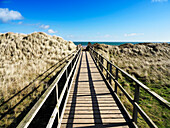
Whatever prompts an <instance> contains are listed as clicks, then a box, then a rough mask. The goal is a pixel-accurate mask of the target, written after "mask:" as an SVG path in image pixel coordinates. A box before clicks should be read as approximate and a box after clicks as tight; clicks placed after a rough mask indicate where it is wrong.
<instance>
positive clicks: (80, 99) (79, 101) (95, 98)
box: [61, 52, 129, 128]
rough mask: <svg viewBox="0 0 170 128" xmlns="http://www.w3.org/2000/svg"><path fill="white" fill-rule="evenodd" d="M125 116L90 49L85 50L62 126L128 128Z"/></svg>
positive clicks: (63, 127)
mask: <svg viewBox="0 0 170 128" xmlns="http://www.w3.org/2000/svg"><path fill="white" fill-rule="evenodd" d="M125 119H126V118H125V117H124V116H123V114H122V112H121V110H120V109H119V107H118V106H117V104H116V103H115V101H114V98H113V96H112V95H111V93H110V91H109V89H108V88H107V86H106V84H105V82H104V80H103V78H102V76H101V75H100V73H99V71H98V69H97V67H96V65H95V63H94V62H93V59H92V58H91V56H90V54H89V52H83V53H82V59H81V61H80V67H79V69H78V72H77V76H76V78H75V80H74V82H73V84H72V87H71V90H70V94H69V98H68V101H67V105H66V108H65V112H64V116H63V119H62V123H61V128H65V127H68V128H70V127H79V128H80V127H81V128H87V127H89V128H91V127H118V128H127V127H129V126H128V123H127V122H126V120H125Z"/></svg>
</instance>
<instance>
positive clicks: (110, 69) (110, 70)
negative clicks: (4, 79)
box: [109, 63, 112, 84]
mask: <svg viewBox="0 0 170 128" xmlns="http://www.w3.org/2000/svg"><path fill="white" fill-rule="evenodd" d="M109 65H110V67H109V72H110V73H111V74H112V64H111V63H109ZM111 78H112V77H111V76H109V83H110V84H112V83H111V80H112V79H111Z"/></svg>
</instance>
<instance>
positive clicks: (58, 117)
mask: <svg viewBox="0 0 170 128" xmlns="http://www.w3.org/2000/svg"><path fill="white" fill-rule="evenodd" d="M55 87H56V100H57V109H58V116H57V122H59V121H60V115H59V113H60V112H59V111H60V109H59V105H58V84H56V86H55Z"/></svg>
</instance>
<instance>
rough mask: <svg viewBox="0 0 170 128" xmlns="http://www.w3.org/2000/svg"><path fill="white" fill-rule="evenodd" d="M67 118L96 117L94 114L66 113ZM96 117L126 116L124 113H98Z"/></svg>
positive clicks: (65, 117)
mask: <svg viewBox="0 0 170 128" xmlns="http://www.w3.org/2000/svg"><path fill="white" fill-rule="evenodd" d="M67 118H70V119H72V118H74V119H77V118H78V119H92V118H94V115H93V114H84V115H83V114H65V115H64V116H63V119H67ZM95 118H102V119H115V118H124V117H123V115H122V113H116V114H100V115H99V114H98V115H97V114H96V115H95Z"/></svg>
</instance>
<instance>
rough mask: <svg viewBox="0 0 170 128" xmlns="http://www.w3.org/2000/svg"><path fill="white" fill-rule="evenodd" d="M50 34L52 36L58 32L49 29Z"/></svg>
mask: <svg viewBox="0 0 170 128" xmlns="http://www.w3.org/2000/svg"><path fill="white" fill-rule="evenodd" d="M48 33H50V34H52V33H57V31H54V30H52V29H48Z"/></svg>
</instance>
